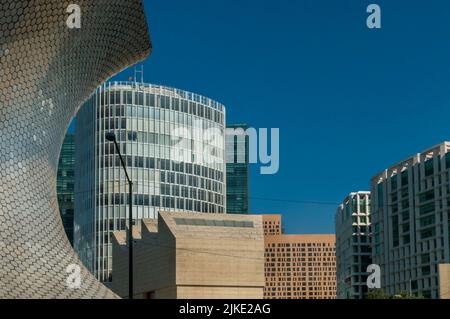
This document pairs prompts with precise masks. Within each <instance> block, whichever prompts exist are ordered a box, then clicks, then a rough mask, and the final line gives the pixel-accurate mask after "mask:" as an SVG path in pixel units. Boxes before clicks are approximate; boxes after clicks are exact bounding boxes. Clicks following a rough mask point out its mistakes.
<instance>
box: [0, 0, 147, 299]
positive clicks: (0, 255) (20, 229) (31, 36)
mask: <svg viewBox="0 0 450 319" xmlns="http://www.w3.org/2000/svg"><path fill="white" fill-rule="evenodd" d="M70 4H71V2H70V1H66V0H35V1H33V0H0V136H1V139H0V180H1V183H0V298H116V297H117V296H116V295H115V294H113V293H112V292H111V291H110V290H108V289H107V288H106V287H105V286H103V285H102V284H101V283H99V282H98V281H97V280H96V279H95V278H94V276H92V275H91V274H90V272H89V271H88V270H87V269H86V268H84V266H83V265H82V263H81V262H80V260H79V259H78V257H77V255H76V254H75V252H74V251H73V250H72V248H71V246H70V244H69V241H68V239H67V237H66V235H65V232H64V229H63V225H62V222H61V218H60V216H59V210H58V202H57V195H56V175H57V164H58V157H59V153H60V149H61V145H62V142H63V139H64V135H65V132H66V130H67V128H68V126H69V123H70V121H71V119H72V118H73V117H74V115H75V114H76V112H77V110H78V108H79V107H80V105H81V104H82V103H83V102H85V101H86V100H87V99H88V98H89V97H90V96H91V94H92V92H94V90H95V89H96V88H97V87H98V86H99V85H100V83H102V82H104V81H105V80H107V79H108V78H109V77H110V76H112V75H113V74H115V73H117V72H118V71H120V70H122V69H123V68H125V67H127V66H129V65H131V64H133V63H135V62H137V61H139V60H142V59H144V58H145V57H147V56H148V54H149V53H150V51H151V44H150V40H149V35H148V29H147V23H146V19H145V16H144V11H143V6H142V3H141V1H140V0H127V1H123V0H78V1H77V4H78V5H79V8H80V9H81V16H80V18H81V28H79V29H77V28H73V29H71V28H69V26H68V24H67V23H66V22H67V19H68V18H69V17H70V12H69V13H68V7H69V5H70ZM77 267H80V268H79V270H80V276H79V277H77V278H79V279H80V281H77V280H76V279H75V280H74V275H75V276H76V275H77V274H76V272H77ZM74 271H75V273H73V272H74Z"/></svg>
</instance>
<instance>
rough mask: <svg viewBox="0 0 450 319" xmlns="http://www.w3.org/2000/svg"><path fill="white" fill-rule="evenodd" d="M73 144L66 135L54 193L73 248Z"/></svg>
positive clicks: (71, 137) (72, 137)
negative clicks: (56, 195)
mask: <svg viewBox="0 0 450 319" xmlns="http://www.w3.org/2000/svg"><path fill="white" fill-rule="evenodd" d="M74 173H75V143H74V135H73V134H70V133H67V135H66V137H65V138H64V143H63V145H62V148H61V153H60V155H59V164H58V178H57V182H56V192H57V194H58V205H59V211H60V213H61V218H62V222H63V225H64V229H65V231H66V234H67V237H68V238H69V241H70V243H71V244H72V246H73V212H74V210H73V208H74V184H75V177H74V175H75V174H74Z"/></svg>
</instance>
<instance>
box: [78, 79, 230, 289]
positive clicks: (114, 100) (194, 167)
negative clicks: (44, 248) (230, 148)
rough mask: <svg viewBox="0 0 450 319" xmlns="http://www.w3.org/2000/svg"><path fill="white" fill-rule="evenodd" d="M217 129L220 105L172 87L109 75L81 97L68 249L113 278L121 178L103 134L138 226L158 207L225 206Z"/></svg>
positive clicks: (121, 223) (122, 215) (123, 214)
mask: <svg viewBox="0 0 450 319" xmlns="http://www.w3.org/2000/svg"><path fill="white" fill-rule="evenodd" d="M214 130H215V131H216V132H219V133H220V134H219V136H214V137H212V136H211V134H210V132H211V131H214ZM224 130H225V108H224V106H223V105H221V104H220V103H217V102H215V101H213V100H211V99H209V98H206V97H203V96H200V95H197V94H194V93H190V92H186V91H182V90H178V89H174V88H169V87H164V86H158V85H151V84H141V83H136V82H111V83H108V84H105V85H103V86H102V87H101V88H99V89H98V90H97V91H96V93H95V94H94V95H93V96H92V98H91V99H90V100H89V101H87V102H86V104H85V105H84V106H83V107H82V109H81V110H80V112H79V113H78V115H77V128H76V136H77V139H76V151H75V153H76V165H77V170H76V183H75V190H76V195H75V208H76V209H75V249H76V250H77V252H78V254H79V255H80V258H81V259H82V260H83V261H84V263H85V264H86V266H87V267H88V268H90V269H91V270H92V272H93V273H94V274H95V275H96V276H97V278H98V279H99V280H101V281H103V282H109V281H111V280H112V276H111V266H112V251H111V250H112V248H111V238H112V232H113V231H116V230H125V229H127V227H128V225H127V219H128V217H127V216H128V215H127V214H128V184H127V182H126V178H125V175H124V171H123V169H122V167H121V165H120V160H119V156H118V154H117V152H116V150H115V148H114V144H113V143H111V142H108V141H106V140H105V133H106V132H114V133H115V135H116V138H117V141H118V144H119V147H120V150H121V153H122V155H123V156H124V159H125V162H126V165H127V170H128V173H129V175H130V177H131V179H132V180H133V184H134V185H133V218H134V220H135V225H139V224H140V223H137V221H138V220H140V219H142V218H157V214H158V212H159V211H169V212H170V211H177V212H178V211H187V212H198V213H225V212H226V202H225V191H226V187H225V151H224V146H225V139H224V133H225V132H224Z"/></svg>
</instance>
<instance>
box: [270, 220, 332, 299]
mask: <svg viewBox="0 0 450 319" xmlns="http://www.w3.org/2000/svg"><path fill="white" fill-rule="evenodd" d="M263 225H264V245H265V265H264V269H265V277H266V283H265V287H264V298H265V299H335V298H336V255H335V253H336V252H335V244H336V240H335V235H334V234H319V235H315V234H311V235H310V234H305V235H286V234H283V233H282V224H281V216H280V215H263Z"/></svg>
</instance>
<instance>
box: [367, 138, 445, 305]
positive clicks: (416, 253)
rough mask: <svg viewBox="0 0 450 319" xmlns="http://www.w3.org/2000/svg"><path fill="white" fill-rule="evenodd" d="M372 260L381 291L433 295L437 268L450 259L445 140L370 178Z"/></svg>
mask: <svg viewBox="0 0 450 319" xmlns="http://www.w3.org/2000/svg"><path fill="white" fill-rule="evenodd" d="M371 193H372V212H371V214H372V224H373V240H372V251H373V263H375V264H378V265H380V267H381V286H382V288H383V289H384V290H385V292H386V293H388V294H391V295H394V294H399V293H400V292H403V291H404V292H411V293H412V294H415V295H418V296H423V297H425V298H439V297H442V295H444V294H445V293H446V292H445V291H443V290H441V289H440V285H441V284H440V280H441V279H442V278H440V275H439V267H440V265H441V264H448V263H449V262H450V236H449V227H450V223H449V219H450V214H449V211H450V143H449V142H444V143H442V144H439V145H437V146H434V147H431V148H429V149H427V150H425V151H424V152H421V153H419V154H416V155H414V156H412V157H410V158H407V159H406V160H404V161H401V162H399V163H397V164H396V165H393V166H391V167H390V168H388V169H385V170H384V171H383V172H381V173H380V174H378V175H376V176H375V177H373V178H372V181H371Z"/></svg>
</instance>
